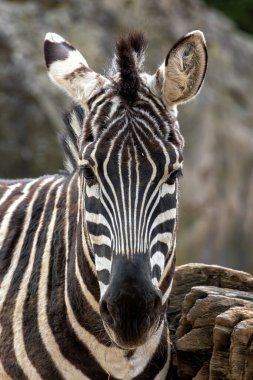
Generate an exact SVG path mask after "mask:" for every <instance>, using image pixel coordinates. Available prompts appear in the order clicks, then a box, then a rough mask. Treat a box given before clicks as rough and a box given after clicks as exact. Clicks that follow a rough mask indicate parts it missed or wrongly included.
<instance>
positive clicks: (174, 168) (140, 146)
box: [45, 31, 207, 349]
mask: <svg viewBox="0 0 253 380" xmlns="http://www.w3.org/2000/svg"><path fill="white" fill-rule="evenodd" d="M145 47H146V43H145V40H144V37H143V35H142V34H130V35H129V36H128V37H127V38H124V39H121V40H120V41H119V42H118V43H117V45H116V53H115V56H114V59H113V64H112V68H111V70H110V73H109V74H108V75H107V76H102V75H100V74H97V73H95V72H94V71H93V70H91V69H90V68H89V66H88V64H87V62H86V60H85V59H84V58H83V56H82V55H81V54H80V53H79V51H77V50H76V49H75V48H74V47H73V46H71V45H70V44H69V43H68V42H66V41H65V40H63V39H62V38H61V37H60V36H58V35H56V34H53V33H49V34H47V36H46V41H45V58H46V63H47V67H48V70H49V75H50V77H51V79H52V80H53V81H54V82H55V83H56V84H57V85H58V86H60V87H61V88H63V89H64V90H65V91H66V92H67V93H68V94H69V95H70V96H71V97H72V98H74V99H75V100H76V101H78V102H79V103H80V104H81V105H82V107H83V108H84V110H85V117H84V121H83V129H82V133H81V135H80V136H79V142H78V146H79V152H78V154H79V158H78V160H79V161H78V164H77V169H76V170H78V171H79V175H80V176H81V177H82V178H84V182H83V195H84V197H83V202H84V214H85V216H84V218H85V221H86V225H85V227H84V235H85V237H86V239H87V241H88V245H89V247H90V256H91V259H92V260H93V261H94V262H95V266H96V272H97V278H98V282H99V287H100V295H101V297H100V313H101V317H102V320H103V323H104V326H105V329H106V331H107V333H108V335H109V336H110V338H111V340H112V341H113V342H114V343H116V344H117V345H118V346H120V347H121V348H125V349H132V348H135V347H137V346H140V345H142V344H144V343H145V342H146V341H147V340H148V339H149V338H150V337H151V336H153V335H154V333H155V332H157V333H158V332H159V331H160V330H162V328H163V324H164V320H165V310H166V303H167V299H168V296H169V293H170V289H171V285H172V277H173V272H174V265H175V260H174V259H175V257H174V249H175V242H176V237H175V231H176V220H177V201H178V177H179V176H180V175H181V174H182V164H183V157H182V152H183V145H184V142H183V137H182V135H181V134H180V130H179V125H178V122H177V105H178V104H180V103H184V102H186V101H188V100H190V99H192V98H193V97H194V96H195V95H196V94H197V93H198V92H199V89H200V87H201V85H202V82H203V79H204V76H205V71H206V63H207V53H206V47H205V40H204V36H203V34H202V32H200V31H194V32H191V33H189V34H187V35H186V36H185V37H183V38H182V39H181V40H179V41H178V42H177V43H176V45H174V47H173V48H172V49H171V50H170V51H169V53H168V55H167V57H166V59H165V61H164V63H163V64H162V65H161V66H160V67H159V68H158V70H157V71H156V73H155V74H154V75H149V74H147V73H144V72H143V70H142V64H143V58H144V51H145ZM159 329H160V330H159Z"/></svg>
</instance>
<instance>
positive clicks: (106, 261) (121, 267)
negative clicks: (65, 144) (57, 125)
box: [83, 91, 182, 347]
mask: <svg viewBox="0 0 253 380" xmlns="http://www.w3.org/2000/svg"><path fill="white" fill-rule="evenodd" d="M145 96H146V98H145ZM109 99H110V100H109V101H110V102H111V103H112V105H111V107H114V105H113V104H114V102H118V99H117V97H116V99H114V98H113V97H109ZM145 100H146V103H147V104H146V111H145V112H146V117H145V118H143V114H142V110H143V105H144V104H145ZM152 100H153V101H154V103H152ZM139 103H140V104H139ZM138 104H139V106H138ZM147 105H148V106H147ZM160 106H161V104H160ZM105 107H107V105H105ZM156 107H157V101H156V99H155V98H153V99H152V96H151V94H149V93H148V92H146V94H145V91H143V92H142V93H141V101H140V102H138V101H136V103H135V106H133V109H132V108H131V109H130V107H127V109H126V108H125V105H123V104H121V103H120V102H119V108H120V109H121V111H119V109H118V110H117V111H115V112H117V113H118V114H119V115H120V116H119V117H118V121H117V124H116V125H115V123H114V122H113V120H114V118H113V117H112V119H111V120H110V119H108V125H107V126H106V129H105V132H103V133H102V134H101V135H100V136H98V137H97V141H96V142H94V143H91V144H88V145H87V147H86V148H85V149H84V152H83V162H84V167H83V171H84V177H85V179H86V181H85V210H86V211H85V218H86V221H87V231H88V235H89V239H90V242H91V246H92V251H93V253H94V257H95V263H96V269H97V276H98V281H99V285H100V292H101V301H100V310H101V316H102V318H103V321H104V324H105V327H106V329H107V331H108V333H109V335H110V337H112V339H113V341H114V342H116V343H117V344H118V345H119V346H121V347H135V346H136V345H140V344H141V343H144V342H145V341H146V340H147V339H148V337H149V336H150V335H152V334H153V332H154V331H155V330H156V329H157V328H158V327H159V326H160V324H161V322H162V321H163V317H164V311H165V307H164V305H162V292H161V291H160V289H159V286H158V285H159V281H160V280H161V275H162V273H163V271H164V268H165V265H166V263H169V264H168V265H171V267H172V268H171V270H173V265H172V262H171V251H172V248H173V242H174V238H175V226H176V212H177V193H178V184H177V178H178V177H179V176H180V175H181V173H182V154H181V145H180V141H181V140H180V138H179V136H180V135H179V132H178V134H177V138H176V136H175V135H174V136H173V138H172V136H169V137H168V135H167V130H168V128H169V127H170V128H172V127H173V125H172V124H171V123H172V121H171V115H170V114H169V113H168V112H167V111H166V110H164V112H163V113H162V112H161V110H160V112H159V113H158V112H157V108H156ZM95 108H96V107H95ZM91 112H94V113H96V112H97V110H95V109H93V108H92V106H91ZM101 112H102V113H103V111H102V110H101ZM103 115H104V113H103ZM161 115H162V116H163V118H164V120H163V126H161V125H160V126H159V127H158V126H157V123H156V122H155V121H156V120H158V118H159V119H160V122H161V123H162V120H161ZM87 127H88V126H87ZM162 128H163V130H162ZM161 130H162V131H161ZM176 141H177V142H176Z"/></svg>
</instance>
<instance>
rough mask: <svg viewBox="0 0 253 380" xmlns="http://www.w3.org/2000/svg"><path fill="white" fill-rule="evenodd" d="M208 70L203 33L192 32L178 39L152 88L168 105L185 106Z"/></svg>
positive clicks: (158, 72) (197, 89)
mask: <svg viewBox="0 0 253 380" xmlns="http://www.w3.org/2000/svg"><path fill="white" fill-rule="evenodd" d="M206 68H207V49H206V43H205V37H204V34H203V33H202V32H201V31H199V30H196V31H193V32H191V33H188V34H186V36H184V37H183V38H182V39H181V40H179V41H178V42H177V43H176V44H175V45H174V46H173V48H172V49H171V50H170V52H169V53H168V55H167V57H166V59H165V61H164V63H163V64H162V65H161V66H160V68H159V69H158V71H157V73H156V74H155V76H154V77H155V80H156V84H155V87H156V88H157V87H160V91H159V92H160V93H162V97H163V98H164V100H165V101H166V103H168V104H169V105H177V104H180V103H185V102H187V101H189V100H190V99H192V98H193V97H194V96H196V95H197V94H198V92H199V90H200V88H201V85H202V83H203V80H204V77H205V74H206Z"/></svg>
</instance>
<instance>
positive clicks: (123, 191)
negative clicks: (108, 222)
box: [118, 135, 129, 255]
mask: <svg viewBox="0 0 253 380" xmlns="http://www.w3.org/2000/svg"><path fill="white" fill-rule="evenodd" d="M126 138H127V135H126V136H125V138H124V140H123V141H122V143H121V147H120V150H119V152H118V170H119V180H120V190H121V199H122V205H123V217H124V228H123V234H124V242H125V244H126V245H125V246H124V243H123V242H122V246H123V247H122V248H123V249H122V251H121V252H122V253H123V252H124V254H126V255H129V242H128V231H127V212H126V199H125V188H124V183H123V177H122V151H123V148H124V144H125V141H126ZM121 238H122V240H123V236H121Z"/></svg>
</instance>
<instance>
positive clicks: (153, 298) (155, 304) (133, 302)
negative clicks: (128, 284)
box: [100, 290, 162, 326]
mask: <svg viewBox="0 0 253 380" xmlns="http://www.w3.org/2000/svg"><path fill="white" fill-rule="evenodd" d="M112 298H114V297H109V296H107V297H106V296H105V297H104V298H103V299H102V301H101V303H100V314H101V317H102V319H103V320H104V321H105V322H106V323H108V324H109V325H110V326H116V325H117V324H118V323H119V322H120V319H121V318H122V317H123V318H125V317H126V316H128V317H130V318H131V316H132V317H134V318H135V316H136V315H138V317H141V316H143V318H144V319H146V317H147V316H149V318H150V321H154V320H155V319H156V318H157V317H158V315H159V314H160V313H161V311H162V297H161V292H160V291H159V292H158V291H156V290H155V291H154V292H152V294H149V297H148V298H147V299H144V298H138V297H135V295H134V294H132V293H130V294H129V293H126V294H124V293H123V294H121V296H120V297H119V298H118V299H117V302H113V301H112ZM114 299H115V298H114Z"/></svg>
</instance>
